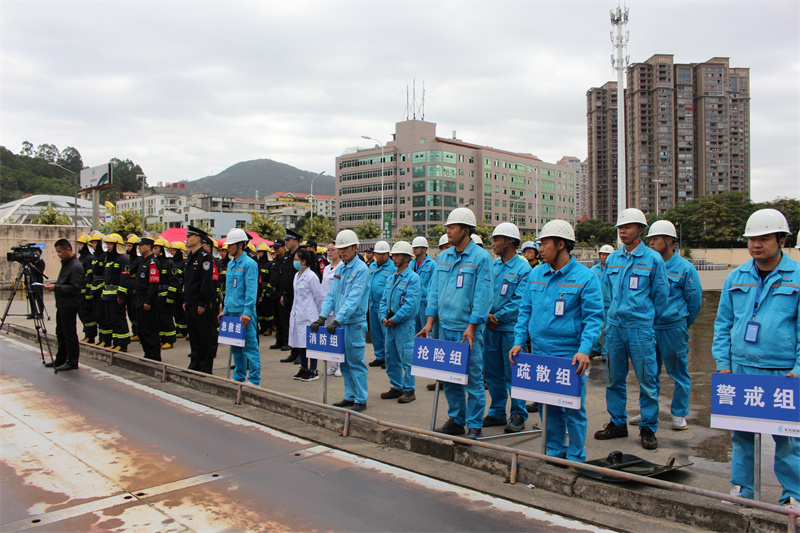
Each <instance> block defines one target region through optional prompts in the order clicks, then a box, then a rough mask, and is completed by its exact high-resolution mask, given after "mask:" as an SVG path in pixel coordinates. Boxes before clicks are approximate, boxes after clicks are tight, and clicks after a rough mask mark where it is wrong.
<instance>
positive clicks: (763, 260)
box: [756, 248, 783, 264]
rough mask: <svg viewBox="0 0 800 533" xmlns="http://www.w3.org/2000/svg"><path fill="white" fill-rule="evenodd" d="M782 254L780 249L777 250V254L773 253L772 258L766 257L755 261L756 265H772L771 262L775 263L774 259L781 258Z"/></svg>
mask: <svg viewBox="0 0 800 533" xmlns="http://www.w3.org/2000/svg"><path fill="white" fill-rule="evenodd" d="M782 253H783V252H782V251H781V249H780V248H778V251H777V252H775V255H773V256H772V257H768V258H766V259H756V263H764V264H766V263H772V262H773V261H775V260H776V259H778V258H779V257H781V254H782Z"/></svg>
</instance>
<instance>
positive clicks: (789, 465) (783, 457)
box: [731, 363, 800, 504]
mask: <svg viewBox="0 0 800 533" xmlns="http://www.w3.org/2000/svg"><path fill="white" fill-rule="evenodd" d="M731 372H733V373H734V374H750V375H757V376H785V375H786V374H788V373H789V371H788V370H769V369H764V368H755V367H752V366H744V365H739V364H736V363H732V365H731ZM754 437H755V434H753V433H748V432H747V431H732V432H731V442H732V443H733V456H732V457H731V484H732V485H740V486H741V487H742V497H744V498H750V499H752V498H753V473H754V453H755V445H754ZM772 439H773V440H774V441H775V467H774V471H775V477H777V478H778V482H780V484H781V487H783V491H782V492H781V497H780V500H779V503H780V504H784V503H786V502H788V501H789V497H792V498H795V499H798V500H800V439H798V438H796V437H782V436H780V435H773V436H772Z"/></svg>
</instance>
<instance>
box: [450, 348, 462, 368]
mask: <svg viewBox="0 0 800 533" xmlns="http://www.w3.org/2000/svg"><path fill="white" fill-rule="evenodd" d="M450 364H451V365H461V352H457V351H455V350H453V351H452V352H450Z"/></svg>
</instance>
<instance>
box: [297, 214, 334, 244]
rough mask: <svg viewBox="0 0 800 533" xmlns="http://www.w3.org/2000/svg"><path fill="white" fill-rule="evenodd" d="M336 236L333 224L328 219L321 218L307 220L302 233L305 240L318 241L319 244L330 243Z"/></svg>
mask: <svg viewBox="0 0 800 533" xmlns="http://www.w3.org/2000/svg"><path fill="white" fill-rule="evenodd" d="M335 234H336V228H334V227H333V222H331V220H330V219H329V218H327V217H320V216H315V217H313V218H309V219H307V220H306V222H305V223H304V224H303V231H302V233H301V235H302V236H303V238H304V239H305V240H307V241H308V240H312V241H317V244H323V243H327V242H330V241H331V240H333V237H334V236H335Z"/></svg>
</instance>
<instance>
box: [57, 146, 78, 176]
mask: <svg viewBox="0 0 800 533" xmlns="http://www.w3.org/2000/svg"><path fill="white" fill-rule="evenodd" d="M56 163H58V164H59V165H61V166H62V167H64V168H66V169H67V170H71V171H72V172H80V171H81V170H83V158H82V157H81V153H80V152H79V151H78V150H76V149H75V148H73V147H72V146H67V147H66V148H64V151H63V152H61V155H59V156H58V159H57V160H56Z"/></svg>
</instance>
